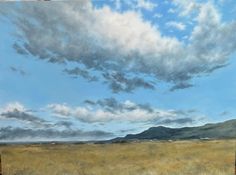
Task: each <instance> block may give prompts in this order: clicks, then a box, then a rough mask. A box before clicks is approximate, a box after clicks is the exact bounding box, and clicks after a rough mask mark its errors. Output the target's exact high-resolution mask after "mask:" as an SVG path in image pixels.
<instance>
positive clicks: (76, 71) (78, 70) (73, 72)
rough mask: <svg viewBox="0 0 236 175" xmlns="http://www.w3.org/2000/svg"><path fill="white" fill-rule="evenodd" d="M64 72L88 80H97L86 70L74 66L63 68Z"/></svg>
mask: <svg viewBox="0 0 236 175" xmlns="http://www.w3.org/2000/svg"><path fill="white" fill-rule="evenodd" d="M64 72H66V73H68V74H69V75H75V76H78V75H79V76H81V77H83V78H85V79H87V80H89V81H98V78H97V77H96V76H91V75H90V74H89V72H88V71H86V70H84V69H81V68H79V67H76V68H74V69H64Z"/></svg>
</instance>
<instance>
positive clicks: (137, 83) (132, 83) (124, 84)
mask: <svg viewBox="0 0 236 175" xmlns="http://www.w3.org/2000/svg"><path fill="white" fill-rule="evenodd" d="M103 77H104V78H105V83H106V84H109V87H110V89H111V90H112V92H114V93H118V92H121V91H123V92H132V91H133V90H134V89H136V88H140V87H142V88H145V89H155V86H154V85H153V83H152V82H147V81H145V80H144V79H142V78H139V77H132V78H127V77H126V76H125V74H124V73H121V72H115V73H111V74H109V73H104V74H103Z"/></svg>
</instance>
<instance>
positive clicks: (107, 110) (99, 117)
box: [49, 98, 200, 123]
mask: <svg viewBox="0 0 236 175" xmlns="http://www.w3.org/2000/svg"><path fill="white" fill-rule="evenodd" d="M85 104H86V105H85V106H75V107H73V106H68V105H65V104H53V105H49V106H53V107H54V108H49V110H50V111H51V112H52V114H53V115H55V116H59V117H66V118H70V117H74V118H76V119H78V120H79V121H81V122H85V123H108V122H112V121H115V122H121V121H124V122H132V123H140V122H143V123H156V121H163V120H167V119H169V120H177V119H180V118H187V117H188V118H198V116H200V115H199V114H198V113H197V111H194V110H166V109H159V108H154V107H151V106H150V105H149V104H137V103H134V102H132V101H129V100H126V101H123V102H119V101H117V100H115V99H114V98H106V99H103V100H97V101H93V100H85ZM63 109H67V112H66V113H65V112H64V111H63ZM64 114H66V115H64Z"/></svg>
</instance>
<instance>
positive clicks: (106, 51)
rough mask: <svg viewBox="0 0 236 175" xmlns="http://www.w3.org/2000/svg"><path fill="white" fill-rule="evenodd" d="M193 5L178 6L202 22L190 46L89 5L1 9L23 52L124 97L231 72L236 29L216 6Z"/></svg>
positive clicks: (136, 17)
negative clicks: (68, 66) (71, 66)
mask: <svg viewBox="0 0 236 175" xmlns="http://www.w3.org/2000/svg"><path fill="white" fill-rule="evenodd" d="M145 2H146V1H145ZM188 2H189V1H182V0H181V1H180V0H175V1H174V3H175V4H176V6H177V8H179V11H180V10H182V13H181V14H180V15H182V16H188V15H190V14H191V15H195V16H194V17H193V19H195V20H196V21H195V23H194V25H195V26H193V30H192V32H191V34H190V35H189V37H188V38H189V39H188V40H187V42H183V41H181V40H179V39H177V38H176V37H170V36H165V35H164V34H163V33H161V31H159V30H158V28H157V27H156V26H155V25H153V24H151V22H150V21H147V20H146V19H144V18H143V16H142V15H140V14H139V13H138V12H135V11H131V10H129V11H124V12H118V11H114V10H112V9H111V8H110V7H108V6H106V5H105V6H103V7H101V8H95V7H94V6H93V4H92V3H91V2H90V1H76V2H75V1H74V2H48V3H42V2H34V3H32V2H28V3H22V4H21V5H20V6H18V5H15V4H14V3H11V4H8V6H9V8H7V7H5V6H4V5H2V4H1V7H2V9H1V11H4V9H5V11H4V13H3V12H2V14H3V15H4V14H5V15H8V16H10V18H8V19H12V22H13V23H14V24H15V26H16V29H17V30H16V31H17V36H20V40H19V42H16V44H17V47H18V48H17V50H19V48H21V49H22V50H24V51H25V52H27V53H29V54H31V55H33V56H35V57H38V58H39V59H43V60H47V61H49V62H52V63H65V62H69V63H77V64H78V65H80V66H83V67H85V69H86V72H85V71H82V70H78V71H76V70H74V71H73V70H71V71H69V70H67V71H66V72H67V73H69V74H72V73H74V72H77V73H78V74H80V75H82V76H83V77H84V78H88V80H89V81H90V80H91V77H90V76H87V75H89V73H91V72H94V71H96V72H97V75H98V76H99V79H100V81H105V82H106V84H108V86H109V87H110V88H111V89H112V91H113V92H115V93H117V92H120V91H125V92H132V91H133V90H135V89H136V88H140V87H141V88H149V89H154V86H155V84H154V83H150V81H148V80H147V77H149V78H151V79H153V81H152V82H158V81H159V80H161V81H164V82H167V83H170V84H172V85H173V86H174V87H178V86H180V85H187V84H191V82H190V81H191V79H193V78H194V77H200V76H203V75H205V74H209V73H210V72H212V71H215V70H216V69H218V68H221V67H222V65H226V64H227V62H228V60H229V57H230V55H231V54H232V53H234V52H235V50H236V36H235V35H234V31H235V29H236V22H235V21H231V22H223V21H222V19H221V16H220V13H219V12H218V11H217V9H216V7H215V5H214V3H213V2H212V3H196V2H195V1H191V2H190V3H188ZM209 19H211V20H209ZM182 28H183V27H182ZM18 52H19V51H18ZM19 53H20V52H19ZM213 68H215V69H213ZM186 87H187V86H186ZM188 87H191V86H188ZM172 89H173V88H172Z"/></svg>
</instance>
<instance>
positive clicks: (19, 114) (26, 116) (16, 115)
mask: <svg viewBox="0 0 236 175" xmlns="http://www.w3.org/2000/svg"><path fill="white" fill-rule="evenodd" d="M0 116H1V117H3V118H5V119H16V120H20V121H23V122H29V123H31V124H33V125H35V126H45V127H47V126H50V124H49V123H48V122H47V121H46V120H44V119H41V118H39V117H36V116H34V115H33V114H30V113H27V112H24V111H19V110H17V109H15V110H13V111H7V112H3V113H1V114H0Z"/></svg>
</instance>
